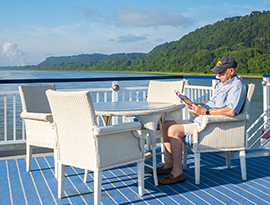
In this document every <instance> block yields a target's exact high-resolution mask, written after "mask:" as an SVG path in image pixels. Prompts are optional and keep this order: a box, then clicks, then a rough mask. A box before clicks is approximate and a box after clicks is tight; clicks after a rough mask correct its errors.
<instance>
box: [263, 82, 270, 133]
mask: <svg viewBox="0 0 270 205" xmlns="http://www.w3.org/2000/svg"><path fill="white" fill-rule="evenodd" d="M268 84H269V77H263V81H262V86H263V111H265V110H267V109H268V107H269V85H268ZM268 118H269V113H267V114H266V115H265V116H264V118H263V119H264V122H265V121H267V119H268ZM268 127H269V124H268V123H267V124H265V125H264V129H265V130H266V129H267V128H268Z"/></svg>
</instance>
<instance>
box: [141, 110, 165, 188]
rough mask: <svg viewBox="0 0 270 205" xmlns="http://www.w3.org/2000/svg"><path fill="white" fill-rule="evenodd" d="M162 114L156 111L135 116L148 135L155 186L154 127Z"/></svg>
mask: <svg viewBox="0 0 270 205" xmlns="http://www.w3.org/2000/svg"><path fill="white" fill-rule="evenodd" d="M161 116H162V113H156V114H152V115H148V116H136V117H137V118H138V119H139V120H140V121H142V122H143V124H144V126H145V128H146V129H147V132H148V134H149V137H150V145H151V147H152V160H153V177H154V183H155V186H158V177H157V155H156V128H157V123H158V121H159V119H160V117H161Z"/></svg>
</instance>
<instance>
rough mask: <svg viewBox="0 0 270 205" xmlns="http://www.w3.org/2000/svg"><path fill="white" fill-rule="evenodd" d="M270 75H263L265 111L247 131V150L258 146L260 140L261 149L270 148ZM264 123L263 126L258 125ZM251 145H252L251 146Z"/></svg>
mask: <svg viewBox="0 0 270 205" xmlns="http://www.w3.org/2000/svg"><path fill="white" fill-rule="evenodd" d="M269 77H270V75H269V74H264V75H263V81H262V86H263V110H264V112H263V113H262V114H261V115H260V117H258V119H257V120H255V121H254V123H253V124H252V125H250V127H249V128H248V129H247V131H246V136H247V137H246V139H247V142H246V148H247V149H252V148H253V147H254V146H256V144H258V142H259V140H260V141H261V142H260V145H259V148H265V147H269V146H270V143H269V141H270V138H269V139H264V138H267V137H266V136H267V135H269V133H268V132H270V98H269V96H270V83H269ZM259 122H262V124H261V125H259V124H258V123H259ZM255 126H257V129H255V131H254V132H253V133H252V134H251V132H252V130H253V129H254V128H255ZM249 144H250V145H249Z"/></svg>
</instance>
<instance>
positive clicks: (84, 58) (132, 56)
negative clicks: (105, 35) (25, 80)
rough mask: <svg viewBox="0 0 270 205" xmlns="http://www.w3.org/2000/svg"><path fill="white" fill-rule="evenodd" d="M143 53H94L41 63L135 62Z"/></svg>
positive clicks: (63, 57)
mask: <svg viewBox="0 0 270 205" xmlns="http://www.w3.org/2000/svg"><path fill="white" fill-rule="evenodd" d="M145 55H146V54H145V53H116V54H111V55H106V54H100V53H94V54H80V55H73V56H59V57H55V56H52V57H48V58H46V59H45V61H43V62H41V63H40V65H42V64H58V63H67V62H80V63H89V62H90V61H104V60H110V61H116V60H136V59H141V58H143V57H144V56H145Z"/></svg>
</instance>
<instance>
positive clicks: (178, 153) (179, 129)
mask: <svg viewBox="0 0 270 205" xmlns="http://www.w3.org/2000/svg"><path fill="white" fill-rule="evenodd" d="M184 137H185V130H184V126H183V125H182V124H179V125H178V124H176V125H171V126H170V127H169V129H168V138H169V141H170V145H171V152H172V159H173V170H172V172H171V173H172V174H173V176H174V177H177V176H179V175H181V174H182V173H183V170H182V146H183V144H182V138H184Z"/></svg>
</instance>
